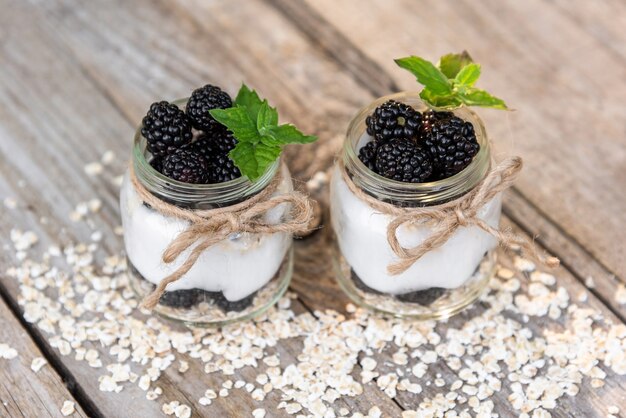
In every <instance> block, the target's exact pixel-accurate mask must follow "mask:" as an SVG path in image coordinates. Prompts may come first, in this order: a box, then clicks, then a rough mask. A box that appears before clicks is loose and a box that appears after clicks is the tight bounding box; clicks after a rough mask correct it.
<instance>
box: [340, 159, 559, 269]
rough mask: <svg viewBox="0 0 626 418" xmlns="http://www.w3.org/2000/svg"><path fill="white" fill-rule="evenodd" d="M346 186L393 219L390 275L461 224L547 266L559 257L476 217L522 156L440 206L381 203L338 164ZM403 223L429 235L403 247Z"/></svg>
mask: <svg viewBox="0 0 626 418" xmlns="http://www.w3.org/2000/svg"><path fill="white" fill-rule="evenodd" d="M340 169H341V173H342V176H343V179H344V181H345V182H346V184H347V185H348V188H349V189H350V191H352V193H354V194H355V195H356V196H357V197H358V198H359V199H361V200H363V201H364V202H365V203H367V204H368V205H369V206H371V207H372V208H374V209H376V210H377V211H379V212H381V213H383V214H387V215H391V216H392V217H393V219H392V221H391V222H389V225H388V226H387V241H388V242H389V246H390V247H391V249H392V251H393V252H394V254H395V255H396V256H398V258H399V260H398V261H397V262H394V263H391V264H390V265H389V266H387V271H388V272H389V274H391V275H394V276H395V275H398V274H401V273H404V272H405V271H406V270H408V269H409V268H410V267H411V266H412V265H413V264H414V263H415V262H416V261H417V260H419V259H420V258H421V257H422V256H423V255H424V254H426V253H427V252H429V251H432V250H434V249H435V248H438V247H440V246H442V245H443V244H445V243H446V242H447V241H448V240H449V239H450V237H452V235H453V234H454V233H455V232H456V231H457V229H459V228H460V227H472V226H476V227H478V228H480V229H482V230H483V231H485V232H487V233H488V234H491V235H492V236H494V237H495V238H496V239H497V240H498V242H499V243H500V244H501V245H503V246H505V247H509V248H510V247H514V246H519V247H520V249H521V250H522V251H523V252H524V253H525V254H526V255H527V256H528V257H530V258H532V259H533V260H535V261H537V262H539V263H541V264H543V265H546V266H548V267H557V266H558V265H559V259H558V258H555V257H551V256H546V255H544V254H541V253H540V252H539V251H538V250H537V248H536V247H535V246H534V245H533V244H532V243H531V242H529V241H528V240H526V239H525V238H523V237H521V236H518V235H515V234H513V233H511V232H508V231H502V230H500V229H497V228H494V227H492V226H491V225H489V224H488V223H487V222H485V221H484V220H482V219H480V218H479V217H478V213H479V211H480V209H481V208H482V207H483V206H484V205H486V204H487V203H488V202H489V201H490V200H491V199H493V198H494V197H495V196H496V195H497V194H498V193H500V192H502V191H504V190H506V189H508V188H509V187H511V185H512V184H513V182H514V181H515V178H516V177H517V175H518V174H519V172H520V171H521V169H522V159H521V158H519V157H512V158H508V159H506V160H504V161H502V162H501V163H500V164H498V165H497V166H496V167H494V168H492V169H491V170H490V171H489V172H488V173H487V175H486V176H485V178H484V179H483V180H482V181H481V182H480V183H479V184H478V185H477V186H476V187H475V188H474V189H472V191H470V192H469V193H467V194H465V195H463V196H461V197H459V198H458V199H455V200H453V201H451V202H448V203H445V204H443V205H438V206H431V207H424V208H400V207H398V206H395V205H392V204H390V203H385V202H382V201H380V200H378V199H376V198H374V197H372V196H370V195H368V194H367V193H365V192H364V191H363V190H361V189H360V188H359V187H357V186H356V185H355V184H354V182H353V181H352V179H351V178H350V176H349V175H348V173H347V171H346V169H345V166H343V164H342V165H341V166H340ZM405 224H428V225H429V226H430V228H431V234H430V236H429V237H428V238H426V239H425V240H424V241H423V242H422V243H421V244H419V245H418V246H416V247H413V248H406V247H403V246H402V245H401V244H400V242H399V241H398V236H397V234H398V228H400V227H401V226H402V225H405Z"/></svg>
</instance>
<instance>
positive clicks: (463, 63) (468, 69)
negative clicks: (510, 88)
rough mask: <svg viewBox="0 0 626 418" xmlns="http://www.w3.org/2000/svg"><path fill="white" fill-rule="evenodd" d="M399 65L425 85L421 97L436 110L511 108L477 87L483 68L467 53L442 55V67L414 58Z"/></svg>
mask: <svg viewBox="0 0 626 418" xmlns="http://www.w3.org/2000/svg"><path fill="white" fill-rule="evenodd" d="M395 62H396V64H398V66H400V67H401V68H404V69H406V70H409V71H410V72H411V73H413V74H414V75H415V76H416V77H417V81H418V82H419V83H420V84H423V85H424V89H423V90H422V91H421V92H420V97H421V98H422V100H423V101H424V102H426V103H428V104H430V105H431V106H433V107H436V108H443V109H451V108H456V107H459V106H462V105H464V104H465V105H468V106H484V107H493V108H496V109H507V106H506V104H505V103H504V101H503V100H502V99H499V98H497V97H495V96H492V95H491V94H489V93H487V92H486V91H484V90H481V89H477V88H474V87H473V86H474V84H475V83H476V81H477V80H478V78H479V77H480V73H481V67H480V65H479V64H476V63H474V62H473V61H472V57H470V55H469V54H468V53H467V51H463V52H461V53H460V54H447V55H444V56H442V57H441V58H440V59H439V63H438V64H437V65H438V67H439V68H437V67H435V66H434V65H433V64H432V63H431V62H429V61H427V60H425V59H423V58H420V57H416V56H414V55H412V56H410V57H406V58H400V59H397V60H395Z"/></svg>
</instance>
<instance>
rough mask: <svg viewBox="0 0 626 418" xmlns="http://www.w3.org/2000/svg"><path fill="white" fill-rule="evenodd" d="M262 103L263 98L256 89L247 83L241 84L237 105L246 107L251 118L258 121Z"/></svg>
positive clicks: (236, 100)
mask: <svg viewBox="0 0 626 418" xmlns="http://www.w3.org/2000/svg"><path fill="white" fill-rule="evenodd" d="M262 104H263V100H261V98H260V97H259V95H258V94H257V92H256V91H254V90H251V89H250V88H249V87H248V86H246V85H245V84H242V85H241V87H240V88H239V92H238V93H237V97H236V98H235V102H234V105H235V106H241V107H244V108H245V109H246V110H247V111H248V114H249V115H250V119H251V120H253V121H256V120H257V117H258V114H259V110H260V109H261V105H262Z"/></svg>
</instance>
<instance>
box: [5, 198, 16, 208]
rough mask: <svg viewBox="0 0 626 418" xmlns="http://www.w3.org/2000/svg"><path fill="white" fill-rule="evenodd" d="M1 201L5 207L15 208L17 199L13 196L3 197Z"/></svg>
mask: <svg viewBox="0 0 626 418" xmlns="http://www.w3.org/2000/svg"><path fill="white" fill-rule="evenodd" d="M3 203H4V206H5V207H6V208H7V209H15V208H16V207H17V200H15V198H13V197H5V198H4V200H3Z"/></svg>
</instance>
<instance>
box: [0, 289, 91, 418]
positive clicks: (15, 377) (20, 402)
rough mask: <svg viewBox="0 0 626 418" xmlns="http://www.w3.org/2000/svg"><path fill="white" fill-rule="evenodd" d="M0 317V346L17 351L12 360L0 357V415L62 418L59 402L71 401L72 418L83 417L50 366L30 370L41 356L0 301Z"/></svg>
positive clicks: (24, 331) (78, 407) (61, 405)
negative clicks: (72, 407)
mask: <svg viewBox="0 0 626 418" xmlns="http://www.w3.org/2000/svg"><path fill="white" fill-rule="evenodd" d="M0 318H2V326H1V327H0V343H3V344H8V345H9V346H10V347H12V348H14V349H15V350H17V352H18V356H17V357H16V358H13V359H10V360H9V359H2V358H0V416H3V417H7V416H9V417H18V416H23V417H41V418H43V417H62V416H63V414H62V413H61V408H62V407H63V403H64V402H65V401H71V402H74V404H75V411H76V412H75V413H74V414H73V415H72V416H73V417H87V414H86V413H85V412H84V411H83V410H82V408H81V406H80V405H79V403H78V402H77V401H76V400H75V399H74V397H73V396H72V394H71V393H70V392H69V390H68V389H67V388H66V387H65V384H64V382H63V380H62V378H61V377H60V376H59V375H58V374H57V372H56V371H55V370H54V369H53V368H52V366H51V365H49V364H47V365H45V366H43V367H42V368H41V369H40V370H39V372H37V373H35V372H34V371H33V370H31V368H30V366H31V363H32V361H33V359H35V358H39V357H41V358H43V356H44V355H43V354H42V352H41V351H40V350H39V348H37V346H36V345H35V343H34V342H33V340H32V339H31V338H30V336H29V335H28V332H27V331H26V330H25V329H24V328H23V327H22V326H21V324H20V323H19V321H18V320H17V318H15V316H13V313H12V312H11V310H10V309H9V308H8V307H7V306H6V304H5V303H4V302H3V301H2V299H0Z"/></svg>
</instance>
